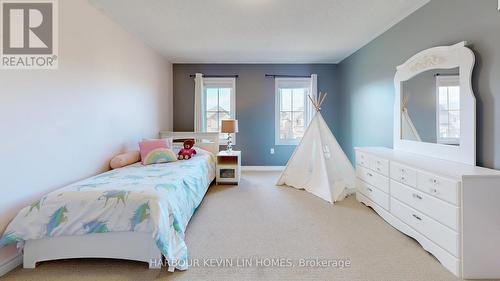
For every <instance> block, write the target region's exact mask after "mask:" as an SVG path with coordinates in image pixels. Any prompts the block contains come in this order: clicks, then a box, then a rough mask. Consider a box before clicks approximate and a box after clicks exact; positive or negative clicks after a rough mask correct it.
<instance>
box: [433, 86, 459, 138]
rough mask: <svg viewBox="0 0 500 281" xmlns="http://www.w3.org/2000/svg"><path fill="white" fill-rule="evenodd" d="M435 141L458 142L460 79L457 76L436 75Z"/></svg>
mask: <svg viewBox="0 0 500 281" xmlns="http://www.w3.org/2000/svg"><path fill="white" fill-rule="evenodd" d="M436 88H437V89H436V91H437V109H438V110H437V113H436V115H437V116H436V119H437V126H436V127H437V142H438V143H441V144H454V145H458V144H460V81H459V77H458V76H437V77H436Z"/></svg>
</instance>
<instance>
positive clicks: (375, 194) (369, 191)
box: [356, 179, 389, 211]
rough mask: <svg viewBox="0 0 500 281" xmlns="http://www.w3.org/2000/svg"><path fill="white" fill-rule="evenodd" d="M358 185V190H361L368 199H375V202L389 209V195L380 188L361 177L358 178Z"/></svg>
mask: <svg viewBox="0 0 500 281" xmlns="http://www.w3.org/2000/svg"><path fill="white" fill-rule="evenodd" d="M356 186H357V188H358V192H361V193H362V194H363V195H364V196H366V197H367V198H368V199H370V200H371V201H373V203H375V204H377V205H379V206H380V207H382V208H384V209H386V210H387V211H389V195H388V194H386V193H384V192H382V191H381V190H379V189H378V188H375V187H373V186H371V185H369V184H367V183H366V182H363V181H362V180H360V179H356Z"/></svg>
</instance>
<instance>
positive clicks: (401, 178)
mask: <svg viewBox="0 0 500 281" xmlns="http://www.w3.org/2000/svg"><path fill="white" fill-rule="evenodd" d="M391 179H393V180H395V181H398V182H401V183H404V184H406V185H409V186H413V187H416V186H417V171H416V170H415V169H412V168H410V167H408V166H405V165H402V164H399V163H395V162H391Z"/></svg>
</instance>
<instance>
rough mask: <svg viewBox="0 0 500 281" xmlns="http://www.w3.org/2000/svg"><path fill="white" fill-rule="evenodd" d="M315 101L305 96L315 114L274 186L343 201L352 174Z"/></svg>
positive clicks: (318, 101) (321, 97) (352, 181)
mask: <svg viewBox="0 0 500 281" xmlns="http://www.w3.org/2000/svg"><path fill="white" fill-rule="evenodd" d="M325 97H326V94H324V95H321V93H320V95H319V98H316V97H314V98H313V97H311V96H309V98H310V100H311V102H312V104H313V105H314V107H315V108H316V113H315V115H314V117H313V119H312V121H311V123H310V124H309V127H307V129H306V131H305V133H304V136H303V137H302V140H301V141H300V143H299V145H298V146H297V147H296V148H295V151H294V152H293V154H292V157H291V158H290V160H288V164H287V165H286V168H285V170H284V171H283V173H282V174H281V176H280V179H279V180H278V183H277V185H288V186H291V187H295V188H298V189H305V190H307V191H309V192H311V193H312V194H314V195H316V196H318V197H321V198H323V199H324V200H326V201H328V202H330V203H334V202H336V201H340V200H342V199H344V197H345V196H346V195H347V193H348V190H350V189H354V188H355V173H354V168H353V167H352V165H351V162H350V161H349V159H348V158H347V156H346V155H345V153H344V151H343V150H342V148H341V147H340V145H339V144H338V142H337V140H336V139H335V136H333V134H332V132H331V131H330V129H329V128H328V125H327V124H326V122H325V120H324V119H323V117H322V116H321V112H320V111H321V104H322V103H323V101H324V100H325Z"/></svg>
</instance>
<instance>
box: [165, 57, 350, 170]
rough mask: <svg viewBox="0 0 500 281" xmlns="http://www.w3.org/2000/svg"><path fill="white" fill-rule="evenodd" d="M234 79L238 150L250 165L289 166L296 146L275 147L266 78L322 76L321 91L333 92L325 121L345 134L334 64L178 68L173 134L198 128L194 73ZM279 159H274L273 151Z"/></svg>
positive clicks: (271, 97) (270, 81) (269, 85)
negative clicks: (276, 75)
mask: <svg viewBox="0 0 500 281" xmlns="http://www.w3.org/2000/svg"><path fill="white" fill-rule="evenodd" d="M195 73H203V74H206V75H232V74H237V75H239V77H238V78H237V79H236V119H238V123H239V133H238V134H237V135H236V148H235V149H238V150H242V161H243V165H245V166H282V165H286V163H287V161H288V159H289V157H290V156H291V154H292V152H293V150H294V148H295V146H290V145H278V146H276V145H275V144H274V136H275V132H274V129H275V128H274V127H275V124H274V123H275V122H274V120H275V115H274V113H275V104H274V101H275V92H274V79H273V78H269V77H265V74H286V75H310V74H317V75H318V91H322V92H328V97H327V98H326V101H325V103H324V105H323V116H324V118H325V120H326V122H327V123H328V125H329V126H330V128H331V129H332V131H333V132H334V134H336V133H340V119H339V117H340V116H339V115H338V110H337V109H338V108H339V107H340V106H339V104H338V103H339V100H338V98H339V88H338V87H339V84H338V81H337V77H338V75H337V66H336V65H333V64H174V66H173V76H174V79H173V85H174V97H173V98H174V130H175V131H193V129H194V118H193V116H194V80H193V78H190V77H189V75H190V74H195ZM271 148H274V149H275V154H274V155H272V154H270V149H271Z"/></svg>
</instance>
